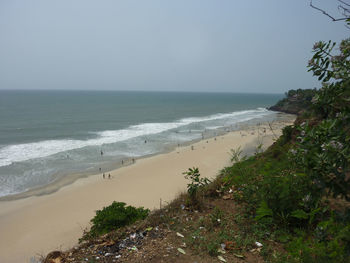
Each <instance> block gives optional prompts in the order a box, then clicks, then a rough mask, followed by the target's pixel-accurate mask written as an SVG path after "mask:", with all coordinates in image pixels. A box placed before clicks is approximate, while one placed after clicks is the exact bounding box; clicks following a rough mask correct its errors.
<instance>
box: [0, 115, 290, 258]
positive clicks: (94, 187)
mask: <svg viewBox="0 0 350 263" xmlns="http://www.w3.org/2000/svg"><path fill="white" fill-rule="evenodd" d="M294 118H295V117H294V116H291V115H285V118H281V119H280V120H278V121H274V122H272V123H270V125H268V124H267V123H265V124H261V125H255V126H247V127H244V128H242V129H241V130H237V131H232V132H228V133H226V134H224V135H220V136H216V137H213V138H209V139H204V140H201V141H198V142H196V143H193V144H190V145H185V146H180V147H177V148H175V149H174V150H172V151H171V152H168V153H164V154H159V155H155V156H151V157H148V158H143V159H138V160H136V162H135V163H134V164H131V165H128V166H124V167H121V168H118V169H115V170H112V171H108V172H106V175H108V174H110V175H111V178H110V179H108V176H106V178H105V179H103V176H102V173H99V174H96V175H92V176H88V177H86V178H80V179H78V180H76V181H75V182H74V183H72V184H70V185H67V186H64V187H62V188H60V189H59V190H58V191H56V192H54V193H51V194H47V195H41V196H31V197H28V198H24V199H18V200H11V201H0V233H1V236H0V262H8V263H17V262H29V261H30V258H31V257H34V256H40V255H45V254H47V253H48V252H50V251H52V250H65V249H69V248H72V247H74V246H75V245H76V244H77V242H78V239H79V238H80V237H81V236H82V233H83V230H84V229H86V228H87V227H89V221H90V220H91V218H92V217H93V216H94V215H95V211H96V210H99V209H102V208H103V207H104V206H108V205H110V204H111V203H112V202H113V201H119V202H125V203H127V204H128V205H133V206H143V207H146V208H149V209H157V208H159V207H160V205H161V203H162V204H163V205H165V204H166V203H167V202H170V201H171V200H172V199H174V198H175V197H176V196H177V195H178V194H179V193H181V192H184V191H185V190H186V184H187V181H186V180H185V178H184V176H183V174H182V173H183V172H184V171H186V170H187V169H188V168H190V167H198V168H199V171H200V174H201V175H202V176H204V177H208V178H211V179H213V178H215V177H216V176H217V175H218V174H219V172H220V170H221V169H223V168H224V167H225V166H228V165H230V154H229V152H230V150H231V149H237V148H238V147H241V149H242V150H243V151H244V153H245V154H253V153H254V152H255V150H256V147H257V146H258V145H260V144H263V148H264V149H266V147H268V146H269V145H271V144H272V143H273V142H274V141H275V140H276V138H277V137H278V136H279V135H280V134H281V130H282V128H283V127H284V126H286V125H290V124H292V122H293V121H294ZM271 128H272V129H271Z"/></svg>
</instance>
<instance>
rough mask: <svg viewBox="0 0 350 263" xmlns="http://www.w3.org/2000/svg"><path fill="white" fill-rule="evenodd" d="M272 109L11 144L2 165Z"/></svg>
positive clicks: (3, 152) (0, 155)
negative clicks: (87, 136) (78, 137)
mask: <svg viewBox="0 0 350 263" xmlns="http://www.w3.org/2000/svg"><path fill="white" fill-rule="evenodd" d="M268 113H269V111H268V110H267V109H264V108H257V109H255V110H245V111H236V112H231V113H219V114H214V115H209V116H204V117H189V118H183V119H180V120H176V121H174V122H166V123H142V124H138V125H133V126H130V127H128V128H126V129H121V130H106V131H101V132H97V133H95V135H96V138H92V139H88V140H74V139H64V140H45V141H39V142H32V143H25V144H16V145H8V146H5V147H3V148H1V149H0V167H1V166H8V165H11V164H13V163H15V162H23V161H27V160H31V159H36V158H43V157H48V156H51V155H54V154H58V153H62V152H66V151H70V150H74V149H79V148H84V147H88V146H102V145H104V144H112V143H117V142H121V141H126V140H129V139H132V138H136V137H141V136H147V135H153V134H157V133H161V132H165V131H168V130H172V129H177V128H180V127H182V126H186V125H190V124H193V123H201V122H207V121H214V120H220V119H233V120H235V121H236V122H242V121H247V120H250V119H253V118H257V117H263V116H265V115H266V114H268Z"/></svg>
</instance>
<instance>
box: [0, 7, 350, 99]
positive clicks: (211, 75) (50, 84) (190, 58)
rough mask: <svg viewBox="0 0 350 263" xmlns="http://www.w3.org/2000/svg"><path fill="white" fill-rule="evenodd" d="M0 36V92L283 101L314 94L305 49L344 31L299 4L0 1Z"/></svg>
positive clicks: (341, 35)
mask: <svg viewBox="0 0 350 263" xmlns="http://www.w3.org/2000/svg"><path fill="white" fill-rule="evenodd" d="M315 4H318V5H319V6H321V7H323V8H325V9H327V10H329V11H330V12H333V13H335V15H337V11H336V2H335V1H332V3H330V1H326V0H322V1H321V0H319V1H315ZM0 35H1V39H2V40H1V41H0V57H1V60H0V89H2V90H14V89H25V90H27V89H28V90H29V89H39V90H41V89H47V90H57V89H62V90H128V91H136V90H142V91H193V92H196V91H200V92H240V93H283V92H285V91H287V90H289V89H297V88H314V87H320V84H319V82H318V81H317V79H316V78H315V77H313V76H312V74H311V73H309V72H307V68H306V66H307V61H308V60H309V59H310V57H311V56H312V52H311V49H312V46H313V44H314V43H315V42H316V41H319V40H323V41H328V40H333V41H336V42H338V43H339V42H340V40H342V39H344V38H346V37H347V36H348V35H349V29H347V28H346V27H345V26H344V25H343V24H341V23H334V22H332V21H330V20H329V18H327V17H326V16H324V15H322V14H321V13H320V12H318V11H316V10H314V9H312V8H310V7H309V1H307V0H298V1H287V0H282V1H281V0H279V1H278V0H268V1H258V0H254V1H249V2H247V1H243V0H239V1H229V0H223V1H214V0H211V1H209V0H192V1H185V0H178V1H172V2H170V1H161V0H152V1H147V2H146V1H99V2H95V1H85V0H76V1H59V2H53V1H43V0H40V1H23V0H22V1H17V0H14V1H7V0H2V1H1V2H0Z"/></svg>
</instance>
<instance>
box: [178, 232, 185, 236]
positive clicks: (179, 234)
mask: <svg viewBox="0 0 350 263" xmlns="http://www.w3.org/2000/svg"><path fill="white" fill-rule="evenodd" d="M176 235H177V236H178V237H185V236H184V235H183V234H181V233H179V232H176Z"/></svg>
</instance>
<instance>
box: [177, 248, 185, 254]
mask: <svg viewBox="0 0 350 263" xmlns="http://www.w3.org/2000/svg"><path fill="white" fill-rule="evenodd" d="M177 251H179V252H180V253H181V254H184V255H186V252H185V250H183V249H182V248H178V249H177Z"/></svg>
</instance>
